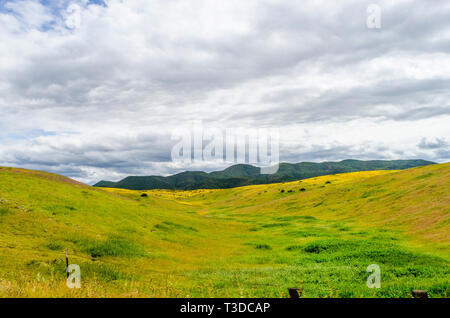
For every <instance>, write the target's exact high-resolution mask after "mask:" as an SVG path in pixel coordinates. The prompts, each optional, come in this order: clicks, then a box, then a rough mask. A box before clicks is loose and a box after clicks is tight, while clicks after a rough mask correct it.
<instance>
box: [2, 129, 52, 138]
mask: <svg viewBox="0 0 450 318" xmlns="http://www.w3.org/2000/svg"><path fill="white" fill-rule="evenodd" d="M58 134H59V133H56V132H53V131H46V130H42V129H32V130H28V131H26V132H24V133H21V134H5V135H0V140H2V141H6V140H27V139H33V138H37V137H44V136H56V135H58Z"/></svg>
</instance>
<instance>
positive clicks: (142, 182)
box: [94, 159, 435, 190]
mask: <svg viewBox="0 0 450 318" xmlns="http://www.w3.org/2000/svg"><path fill="white" fill-rule="evenodd" d="M431 164H435V163H434V162H431V161H426V160H421V159H417V160H370V161H361V160H352V159H347V160H343V161H339V162H321V163H314V162H300V163H280V166H279V169H278V172H277V173H274V174H260V168H258V167H255V166H252V165H248V164H237V165H233V166H231V167H228V168H226V169H225V170H222V171H214V172H210V173H207V172H203V171H185V172H181V173H178V174H175V175H171V176H167V177H161V176H130V177H126V178H125V179H122V180H120V181H118V182H112V181H100V182H98V183H96V184H95V185H94V187H109V188H121V189H129V190H151V189H174V190H195V189H225V188H234V187H240V186H245V185H252V184H265V183H276V182H288V181H296V180H302V179H307V178H313V177H317V176H323V175H330V174H336V173H346V172H356V171H371V170H403V169H408V168H413V167H420V166H427V165H431Z"/></svg>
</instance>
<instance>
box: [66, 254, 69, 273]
mask: <svg viewBox="0 0 450 318" xmlns="http://www.w3.org/2000/svg"><path fill="white" fill-rule="evenodd" d="M66 273H67V278H69V257H68V256H67V250H66Z"/></svg>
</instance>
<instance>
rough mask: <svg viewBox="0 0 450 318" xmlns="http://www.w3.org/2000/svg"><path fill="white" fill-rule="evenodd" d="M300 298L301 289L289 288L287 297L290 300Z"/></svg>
mask: <svg viewBox="0 0 450 318" xmlns="http://www.w3.org/2000/svg"><path fill="white" fill-rule="evenodd" d="M301 296H302V289H301V288H289V297H290V298H300V297H301Z"/></svg>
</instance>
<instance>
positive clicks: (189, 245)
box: [0, 164, 450, 297]
mask: <svg viewBox="0 0 450 318" xmlns="http://www.w3.org/2000/svg"><path fill="white" fill-rule="evenodd" d="M449 180H450V165H449V164H443V165H433V166H427V167H422V168H414V169H409V170H406V171H400V172H395V171H374V172H360V173H350V174H342V175H332V176H324V177H316V178H312V179H306V180H302V182H297V181H294V182H286V183H283V184H268V185H255V186H247V187H242V188H234V189H224V190H193V191H173V190H152V191H131V190H122V189H98V188H92V187H88V186H85V185H82V184H78V183H75V182H73V181H72V180H70V179H67V178H64V177H61V176H57V175H53V174H47V173H42V172H36V171H30V170H20V169H14V168H0V296H4V297H31V296H35V297H288V293H287V288H289V287H300V286H302V288H303V295H304V297H411V289H425V290H427V291H428V293H429V295H430V297H448V295H449V289H450V266H449V259H450V253H449V251H450V249H449V246H450V245H449V243H450V242H449V237H450V235H449V234H450V222H449V213H450V209H449V208H448V207H449V206H450V198H449V193H450V191H449V190H450V185H449V182H450V181H449ZM324 185H325V186H324ZM280 189H283V190H284V192H283V193H281V192H280ZM301 189H307V191H301ZM143 193H145V194H146V195H147V197H141V195H142V194H143ZM66 250H67V251H68V255H69V261H70V263H74V264H78V265H80V268H81V275H82V288H81V289H80V290H71V289H69V288H67V286H66V285H65V277H66V276H65V275H66V273H65V251H66ZM370 264H377V265H379V266H380V268H381V288H380V289H369V288H367V286H366V280H367V277H368V276H369V273H367V272H366V268H367V266H369V265H370Z"/></svg>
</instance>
